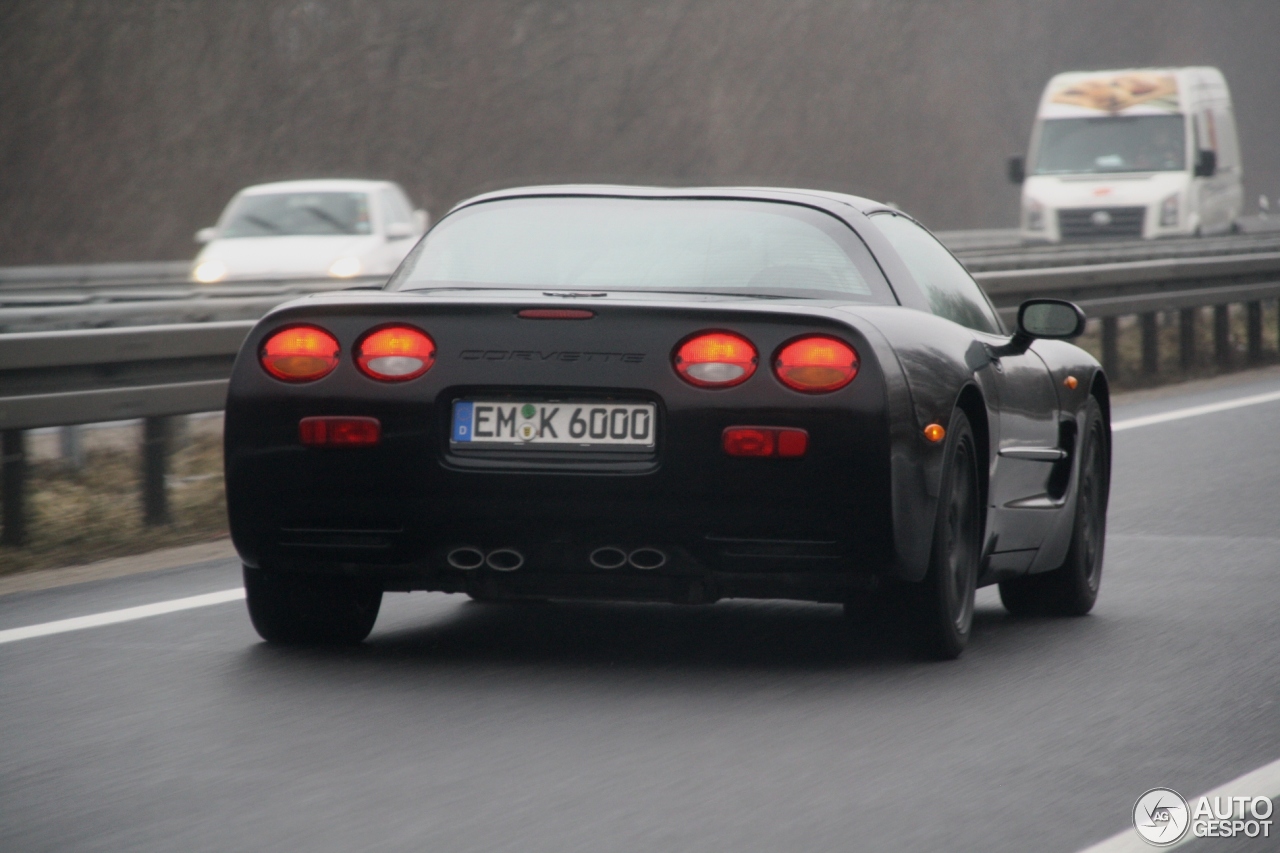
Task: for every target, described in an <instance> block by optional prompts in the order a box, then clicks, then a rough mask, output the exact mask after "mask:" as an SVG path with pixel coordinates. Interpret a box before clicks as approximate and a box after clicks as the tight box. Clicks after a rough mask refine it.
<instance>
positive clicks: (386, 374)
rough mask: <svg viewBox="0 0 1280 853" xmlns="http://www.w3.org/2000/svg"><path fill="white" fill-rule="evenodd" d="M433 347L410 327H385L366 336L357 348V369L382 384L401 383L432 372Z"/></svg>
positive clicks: (424, 336) (434, 357)
mask: <svg viewBox="0 0 1280 853" xmlns="http://www.w3.org/2000/svg"><path fill="white" fill-rule="evenodd" d="M435 360H436V344H435V341H433V340H431V337H430V336H429V335H428V334H427V333H426V332H422V331H419V330H418V329H415V328H413V327H412V326H387V327H385V328H382V329H376V330H374V331H372V332H370V333H369V334H367V335H365V336H364V337H363V338H362V339H361V340H360V343H358V344H356V365H357V366H358V367H359V368H360V370H361V372H363V373H364V374H365V375H366V376H372V377H373V378H374V379H379V380H381V381H383V382H404V381H405V380H408V379H415V378H417V377H419V376H421V375H422V374H424V373H426V372H427V371H428V370H430V369H431V365H432V364H434V363H435Z"/></svg>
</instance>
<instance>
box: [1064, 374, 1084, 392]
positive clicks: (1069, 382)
mask: <svg viewBox="0 0 1280 853" xmlns="http://www.w3.org/2000/svg"><path fill="white" fill-rule="evenodd" d="M1062 384H1063V385H1065V386H1067V387H1068V388H1070V389H1071V390H1072V391H1074V390H1076V386H1077V385H1079V384H1080V380H1079V379H1076V378H1075V377H1074V376H1068V377H1067V378H1066V379H1064V380H1062Z"/></svg>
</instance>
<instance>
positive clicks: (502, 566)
mask: <svg viewBox="0 0 1280 853" xmlns="http://www.w3.org/2000/svg"><path fill="white" fill-rule="evenodd" d="M484 561H485V563H486V564H487V565H488V566H489V568H491V569H493V570H494V571H495V572H514V571H515V570H516V569H518V568H520V567H521V566H523V565H524V554H521V553H520V552H519V551H517V550H516V549H514V548H496V549H494V550H492V551H490V552H489V554H488V556H486V557H485V558H484Z"/></svg>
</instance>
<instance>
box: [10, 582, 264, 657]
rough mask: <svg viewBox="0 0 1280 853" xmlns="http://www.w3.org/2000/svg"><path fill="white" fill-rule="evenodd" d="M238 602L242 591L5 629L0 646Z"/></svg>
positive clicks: (241, 596) (178, 599) (230, 591)
mask: <svg viewBox="0 0 1280 853" xmlns="http://www.w3.org/2000/svg"><path fill="white" fill-rule="evenodd" d="M242 598H244V587H236V588H235V589H224V590H222V591H220V592H209V593H205V594H204V595H193V596H190V597H189V598H175V599H173V600H171V601H161V602H157V603H156V604H144V605H142V606H141V607H126V608H125V609H124V610H108V611H107V612H106V613H93V614H90V615H88V616H77V617H75V618H74V619H59V620H58V621H56V622H42V623H40V624H39V625H28V626H26V627H25V628H9V629H8V630H5V631H0V645H2V644H4V643H16V642H17V641H18V640H30V639H31V638H32V637H47V636H49V635H50V634H65V633H66V632H67V631H82V630H84V629H85V628H98V627H100V626H102V625H114V624H116V623H117V622H132V621H133V620H135V619H146V618H147V617H149V616H161V615H163V614H165V613H176V612H178V611H179V610H192V609H194V608H197V607H209V606H210V605H213V604H224V603H226V602H228V601H239V600H240V599H242Z"/></svg>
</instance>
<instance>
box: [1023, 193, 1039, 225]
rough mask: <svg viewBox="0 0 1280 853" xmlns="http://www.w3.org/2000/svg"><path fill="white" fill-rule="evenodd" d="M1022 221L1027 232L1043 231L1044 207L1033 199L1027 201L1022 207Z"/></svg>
mask: <svg viewBox="0 0 1280 853" xmlns="http://www.w3.org/2000/svg"><path fill="white" fill-rule="evenodd" d="M1022 221H1023V222H1024V223H1025V225H1026V229H1027V230H1028V231H1043V230H1044V205H1042V204H1041V203H1040V202H1038V201H1036V200H1035V199H1034V198H1029V199H1027V200H1026V201H1025V202H1024V203H1023V205H1022Z"/></svg>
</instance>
